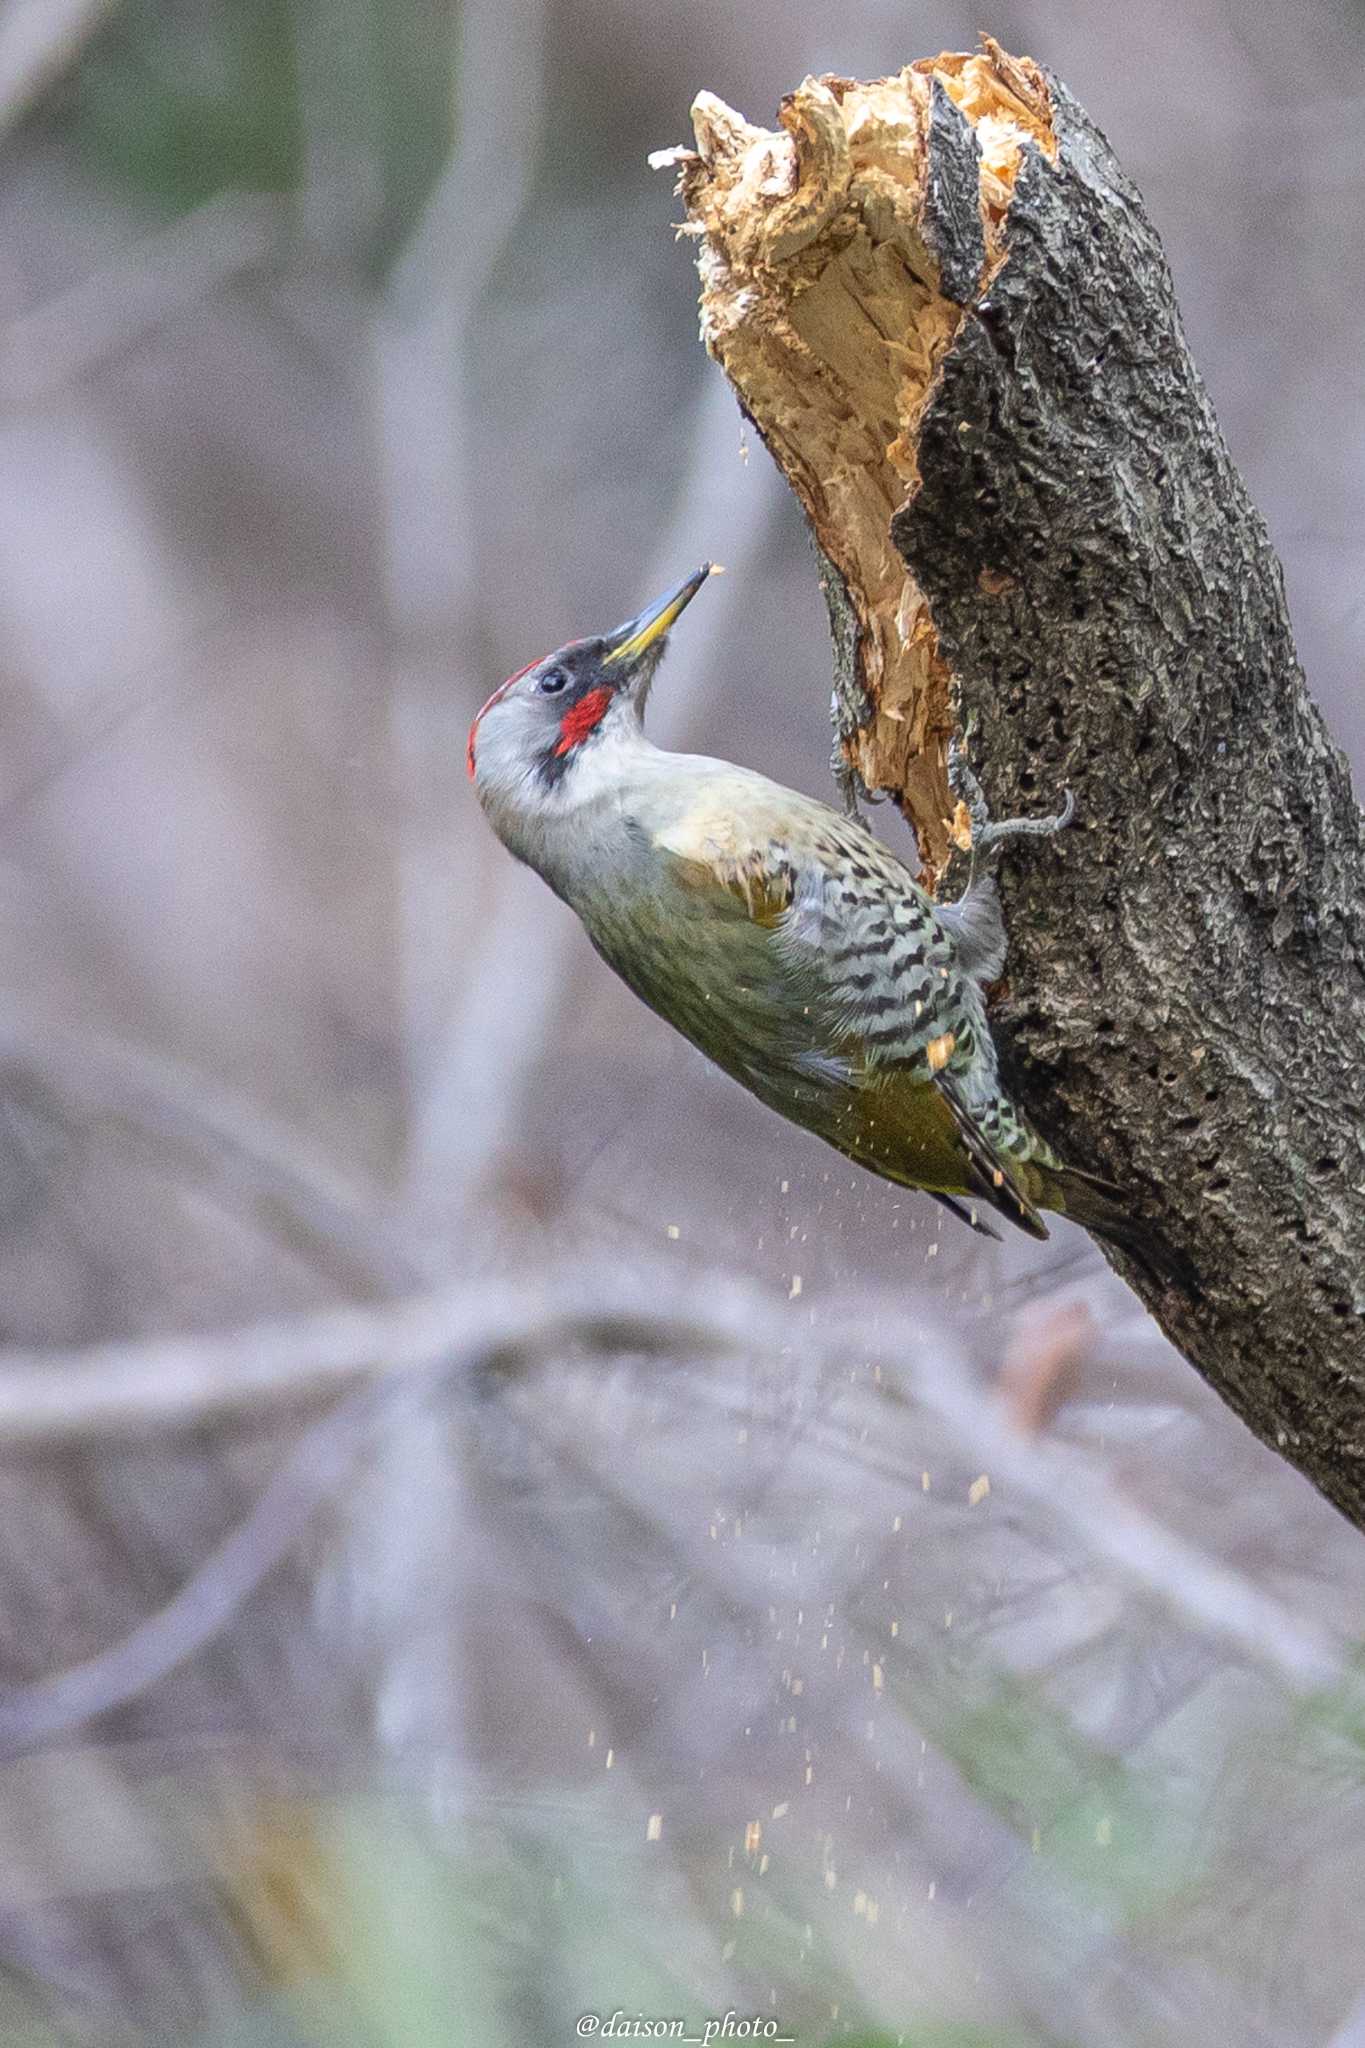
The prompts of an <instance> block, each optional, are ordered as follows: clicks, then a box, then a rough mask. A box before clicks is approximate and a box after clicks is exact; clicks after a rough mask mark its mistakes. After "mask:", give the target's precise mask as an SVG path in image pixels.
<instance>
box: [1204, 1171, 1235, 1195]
mask: <svg viewBox="0 0 1365 2048" xmlns="http://www.w3.org/2000/svg"><path fill="white" fill-rule="evenodd" d="M1231 1186H1232V1182H1231V1181H1230V1180H1229V1179H1228V1177H1227V1175H1226V1174H1225V1173H1216V1174H1215V1175H1214V1177H1213V1179H1212V1180H1211V1181H1210V1182H1209V1183H1208V1185H1207V1187H1206V1188H1205V1190H1204V1192H1205V1194H1206V1195H1222V1194H1226V1192H1227V1190H1228V1189H1229V1188H1230V1187H1231Z"/></svg>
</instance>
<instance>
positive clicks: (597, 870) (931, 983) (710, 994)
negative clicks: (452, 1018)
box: [468, 563, 1181, 1284]
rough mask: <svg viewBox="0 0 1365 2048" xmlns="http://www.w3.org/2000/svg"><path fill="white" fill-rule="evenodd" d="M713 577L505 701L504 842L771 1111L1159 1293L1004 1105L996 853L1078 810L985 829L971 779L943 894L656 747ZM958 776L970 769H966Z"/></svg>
mask: <svg viewBox="0 0 1365 2048" xmlns="http://www.w3.org/2000/svg"><path fill="white" fill-rule="evenodd" d="M710 574H711V565H710V564H709V563H705V564H703V565H702V567H701V568H700V569H698V570H696V571H695V572H694V574H692V575H690V576H688V577H685V578H684V580H683V581H682V582H681V583H679V584H678V585H677V586H676V587H675V588H674V589H672V590H670V591H668V592H667V593H666V594H665V595H664V596H663V597H661V598H660V599H658V601H657V602H656V603H654V604H652V605H649V606H647V607H646V608H645V610H644V611H642V612H641V613H640V614H639V615H638V616H637V617H635V618H633V619H629V620H627V621H626V623H625V624H624V625H621V626H618V627H616V629H615V630H614V631H613V632H610V633H605V634H602V635H599V636H597V637H594V638H590V639H586V640H573V641H570V642H569V644H568V645H567V646H565V647H561V648H559V649H558V650H557V651H556V652H555V653H553V654H547V655H545V656H544V658H543V659H542V660H540V661H537V662H532V663H531V664H530V665H529V666H528V667H526V668H524V669H521V670H519V671H518V673H517V674H516V675H514V676H509V677H508V679H507V681H506V682H505V683H503V684H501V686H500V687H499V688H498V689H496V690H495V691H494V692H493V694H492V696H491V697H490V698H489V699H488V701H487V703H486V704H485V705H484V706H483V708H482V710H481V711H480V712H479V713H478V715H477V717H476V718H475V720H474V723H473V725H472V726H471V728H470V733H469V749H468V767H469V774H470V777H471V779H472V781H473V783H474V786H475V790H476V792H477V794H478V798H479V802H480V803H481V804H482V806H483V809H484V811H485V813H486V814H487V817H488V819H489V821H490V823H491V824H492V826H493V829H494V831H495V832H496V833H497V835H498V837H499V838H500V839H501V840H502V842H503V844H504V845H505V846H506V847H507V848H508V850H509V852H511V853H512V854H513V855H514V856H515V857H516V858H517V859H518V860H520V861H524V862H525V863H526V864H527V865H528V866H529V867H532V868H534V869H535V870H536V871H537V873H538V874H540V875H541V876H542V877H543V878H544V880H545V881H546V882H548V883H549V885H550V887H551V888H552V889H553V890H554V891H555V894H556V895H558V896H560V897H561V898H562V899H563V900H564V902H566V903H567V904H568V905H569V907H570V908H571V909H572V910H573V911H575V912H576V913H577V915H578V917H579V919H580V920H581V922H582V924H583V926H584V929H585V930H586V932H587V934H588V937H589V939H590V940H591V942H592V944H593V946H594V947H595V948H596V950H597V951H598V953H600V954H601V956H602V958H603V959H604V960H605V961H606V962H607V965H608V966H609V967H611V968H613V969H614V970H615V972H616V973H617V974H618V975H619V976H620V977H621V979H622V980H623V981H624V982H625V983H626V985H627V987H629V988H631V989H633V990H634V992H635V994H636V995H637V996H639V997H640V998H641V999H642V1000H643V1001H644V1002H645V1003H647V1004H648V1005H649V1007H650V1008H651V1009H652V1010H655V1011H656V1012H657V1013H658V1015H659V1016H661V1017H663V1018H664V1019H665V1020H666V1021H667V1022H668V1023H669V1024H671V1025H673V1026H674V1028H675V1029H676V1030H678V1031H680V1032H681V1033H682V1035H683V1036H684V1037H685V1038H688V1039H690V1040H691V1041H692V1043H693V1044H694V1045H695V1046H698V1047H699V1048H700V1050H701V1051H702V1052H703V1053H705V1054H706V1055H707V1057H708V1058H709V1059H711V1060H714V1062H715V1063H716V1065H717V1066H718V1067H721V1068H723V1069H724V1071H725V1072H726V1073H727V1074H730V1075H732V1076H733V1077H734V1079H735V1080H737V1081H739V1082H741V1083H742V1084H743V1086H744V1087H745V1088H747V1089H749V1090H750V1091H751V1092H752V1093H753V1094H754V1095H756V1096H757V1097H758V1098H759V1100H760V1101H761V1102H764V1103H766V1104H767V1105H768V1106H769V1108H771V1109H775V1110H777V1111H778V1112H779V1114H780V1115H782V1116H785V1117H788V1118H790V1120H791V1121H792V1122H793V1123H796V1124H800V1125H802V1126H803V1127H804V1128H805V1129H806V1130H808V1131H814V1132H815V1133H816V1134H817V1135H818V1136H819V1137H821V1138H823V1139H825V1140H826V1141H827V1142H828V1143H829V1144H831V1145H833V1146H834V1147H835V1148H836V1149H837V1150H838V1151H840V1152H842V1153H844V1154H846V1155H847V1156H848V1157H849V1158H850V1159H854V1160H856V1161H857V1162H858V1164H859V1165H861V1166H865V1167H868V1168H870V1169H871V1170H872V1172H874V1173H877V1174H880V1175H882V1177H883V1178H884V1179H886V1180H889V1181H894V1182H895V1183H897V1184H898V1185H899V1186H901V1187H907V1188H922V1189H924V1190H926V1191H927V1192H928V1193H929V1194H931V1195H933V1196H934V1197H935V1198H936V1199H937V1200H938V1201H939V1202H941V1203H943V1204H944V1206H945V1207H946V1208H948V1209H950V1210H952V1211H953V1213H954V1214H955V1215H957V1216H959V1217H960V1218H962V1220H963V1221H964V1222H967V1223H970V1224H971V1225H972V1227H973V1228H974V1229H976V1230H979V1231H981V1232H983V1233H984V1234H985V1235H987V1236H991V1237H994V1236H996V1235H997V1234H998V1233H997V1232H995V1231H994V1230H993V1229H992V1228H991V1226H990V1225H989V1223H987V1222H986V1221H985V1219H984V1217H983V1216H982V1214H981V1211H982V1208H983V1207H985V1208H989V1209H992V1210H995V1211H997V1212H999V1213H1000V1214H1001V1215H1003V1216H1006V1217H1008V1218H1009V1219H1010V1220H1011V1221H1012V1222H1014V1223H1016V1224H1018V1225H1019V1226H1020V1227H1021V1228H1022V1229H1024V1230H1026V1231H1028V1232H1029V1233H1030V1234H1031V1235H1033V1236H1034V1237H1043V1238H1045V1237H1046V1236H1047V1234H1048V1233H1047V1227H1046V1225H1045V1224H1044V1222H1043V1220H1042V1216H1041V1214H1040V1213H1039V1212H1040V1211H1042V1210H1056V1211H1059V1212H1061V1213H1063V1214H1066V1215H1068V1216H1071V1217H1073V1218H1074V1219H1075V1220H1076V1221H1077V1222H1079V1223H1081V1224H1082V1225H1084V1227H1085V1228H1086V1229H1087V1230H1089V1231H1091V1232H1093V1233H1094V1234H1095V1235H1096V1236H1099V1237H1102V1238H1105V1239H1107V1240H1109V1241H1110V1242H1112V1243H1114V1244H1116V1245H1118V1246H1120V1247H1121V1248H1122V1249H1123V1250H1124V1251H1126V1252H1127V1253H1128V1254H1129V1255H1130V1256H1131V1257H1133V1258H1134V1259H1135V1260H1137V1261H1138V1263H1139V1264H1141V1265H1143V1266H1144V1267H1145V1268H1146V1269H1147V1270H1148V1272H1149V1274H1151V1276H1152V1277H1153V1278H1155V1279H1156V1280H1157V1282H1158V1284H1166V1283H1167V1282H1168V1281H1169V1280H1170V1279H1172V1278H1175V1277H1179V1275H1180V1270H1181V1262H1180V1261H1178V1260H1177V1258H1176V1257H1175V1255H1174V1254H1172V1253H1171V1252H1170V1251H1169V1250H1168V1248H1167V1247H1166V1246H1165V1245H1164V1244H1162V1242H1161V1241H1160V1240H1159V1239H1158V1238H1156V1237H1155V1236H1154V1235H1153V1233H1152V1232H1150V1231H1149V1230H1148V1229H1147V1227H1146V1226H1145V1225H1144V1224H1142V1223H1141V1222H1140V1221H1139V1220H1138V1219H1136V1218H1134V1217H1133V1216H1132V1215H1131V1214H1130V1213H1129V1210H1128V1208H1127V1206H1126V1204H1125V1198H1124V1195H1123V1192H1122V1190H1121V1189H1119V1188H1117V1187H1115V1186H1113V1185H1112V1184H1111V1183H1110V1182H1107V1181H1103V1180H1100V1179H1099V1178H1098V1177H1096V1176H1095V1175H1092V1174H1089V1173H1084V1172H1082V1171H1081V1170H1080V1169H1078V1168H1076V1167H1073V1166H1066V1165H1064V1164H1063V1163H1062V1161H1061V1160H1060V1159H1059V1158H1058V1157H1057V1155H1056V1153H1055V1152H1053V1150H1052V1149H1051V1147H1050V1146H1049V1145H1048V1144H1047V1143H1046V1142H1045V1140H1044V1139H1043V1138H1042V1137H1040V1136H1039V1134H1038V1133H1037V1132H1036V1131H1035V1130H1034V1129H1033V1128H1032V1127H1031V1125H1030V1124H1029V1123H1028V1122H1027V1120H1026V1119H1025V1118H1024V1116H1023V1115H1022V1114H1021V1113H1020V1111H1019V1110H1018V1109H1016V1107H1015V1106H1014V1104H1013V1103H1012V1102H1011V1101H1010V1099H1009V1097H1008V1095H1007V1094H1006V1093H1005V1092H1004V1090H1003V1088H1002V1086H1001V1083H1000V1078H999V1069H998V1061H997V1057H996V1048H995V1044H994V1042H993V1040H992V1037H991V1031H990V1026H989V1024H988V1022H987V1018H986V1007H985V989H986V986H987V984H988V983H990V982H992V981H994V980H995V979H997V978H998V976H999V974H1000V972H1001V970H1002V968H1003V965H1004V958H1005V933H1004V925H1003V921H1002V918H1001V914H1000V908H999V899H998V896H997V893H996V889H995V883H994V880H993V878H992V877H991V876H990V875H988V874H979V873H978V872H977V862H978V860H979V856H980V854H981V852H982V851H983V849H984V845H985V844H986V843H987V842H988V841H989V840H991V839H993V838H1000V837H1003V836H1005V835H1006V834H1008V833H1014V832H1020V831H1024V832H1051V831H1055V830H1057V829H1059V828H1060V827H1061V826H1062V825H1064V824H1065V823H1066V822H1067V820H1068V818H1069V816H1070V800H1069V799H1068V804H1067V807H1066V808H1065V809H1064V811H1063V813H1062V815H1061V816H1060V817H1057V818H1051V819H1044V820H1022V819H1014V820H1011V821H1009V822H1008V823H1005V822H1002V823H1000V824H997V825H993V826H992V825H989V824H988V823H987V822H986V820H985V816H984V806H983V805H981V804H980V802H979V796H980V792H979V790H978V788H977V786H976V784H975V782H974V780H973V779H972V778H971V777H970V775H969V774H967V775H965V793H966V794H967V795H968V796H969V798H970V799H971V802H972V809H973V816H974V829H973V856H974V864H973V873H972V877H971V879H970V880H969V884H968V887H967V890H966V892H965V893H964V894H963V895H962V896H961V897H960V898H959V899H958V901H956V902H955V903H938V902H935V901H934V899H933V898H931V897H930V896H929V895H928V894H927V893H926V892H925V890H924V889H922V888H921V887H920V885H919V883H918V882H917V881H916V880H915V878H914V876H913V875H912V874H911V873H910V871H909V869H908V868H907V867H906V866H905V865H904V864H903V863H902V862H901V861H899V860H898V859H897V858H896V856H895V855H894V854H893V853H891V852H889V851H888V850H887V849H886V848H885V847H884V846H883V845H882V844H881V843H880V841H878V840H877V839H875V838H874V837H873V836H872V834H871V833H870V832H869V831H868V830H867V828H866V827H865V826H864V825H863V824H862V822H861V821H860V820H859V819H858V818H857V817H854V816H846V815H843V814H841V813H840V812H838V811H836V810H833V809H831V808H830V807H829V806H828V805H826V804H822V803H819V802H817V801H815V800H814V799H813V798H811V797H807V796H802V795H800V794H799V793H798V792H797V791H795V790H791V789H784V788H783V787H782V786H781V785H780V784H778V783H775V782H770V781H769V780H768V779H767V778H766V777H765V776H762V775H758V774H755V773H753V772H752V771H751V770H750V769H747V768H740V767H737V766H735V765H734V764H733V763H731V762H729V761H717V760H711V759H709V758H707V757H706V756H704V755H699V754H676V753H670V752H667V751H665V750H664V749H662V748H660V747H656V746H655V745H654V744H653V743H652V742H651V741H650V740H649V739H647V738H646V736H645V730H644V710H645V704H646V700H647V698H648V696H649V691H650V686H651V684H652V682H653V680H654V674H655V671H656V669H657V668H658V665H659V660H660V657H661V655H662V653H663V650H664V646H665V643H666V640H667V636H668V633H669V630H670V628H671V627H672V626H673V624H674V622H675V621H676V620H677V618H678V616H679V614H680V613H681V612H682V611H683V609H684V607H685V606H687V605H688V604H690V603H691V601H692V599H693V598H694V597H695V596H696V594H697V592H698V591H699V590H700V589H701V587H702V585H703V584H704V583H705V582H706V580H707V577H708V576H709V575H710ZM960 772H962V771H960Z"/></svg>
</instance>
